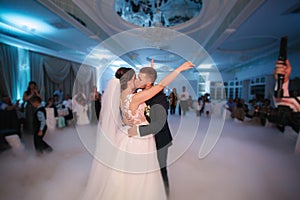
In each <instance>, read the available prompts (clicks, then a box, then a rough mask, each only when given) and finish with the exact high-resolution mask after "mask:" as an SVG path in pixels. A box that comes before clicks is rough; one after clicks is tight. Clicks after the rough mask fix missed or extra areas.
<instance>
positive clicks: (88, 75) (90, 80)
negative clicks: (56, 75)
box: [72, 64, 96, 97]
mask: <svg viewBox="0 0 300 200" xmlns="http://www.w3.org/2000/svg"><path fill="white" fill-rule="evenodd" d="M72 68H73V70H74V72H75V73H76V79H75V82H74V88H73V96H74V95H76V94H78V93H83V94H85V95H86V96H87V97H88V96H89V95H90V93H91V92H92V88H93V85H95V81H96V78H95V77H96V69H95V68H92V67H90V66H87V65H78V64H73V65H72Z"/></svg>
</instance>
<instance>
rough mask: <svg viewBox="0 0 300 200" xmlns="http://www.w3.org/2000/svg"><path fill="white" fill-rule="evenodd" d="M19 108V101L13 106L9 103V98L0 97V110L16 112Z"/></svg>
mask: <svg viewBox="0 0 300 200" xmlns="http://www.w3.org/2000/svg"><path fill="white" fill-rule="evenodd" d="M18 107H19V100H17V101H16V103H15V104H13V103H12V102H11V99H10V97H8V96H4V97H2V103H1V106H0V110H17V109H18Z"/></svg>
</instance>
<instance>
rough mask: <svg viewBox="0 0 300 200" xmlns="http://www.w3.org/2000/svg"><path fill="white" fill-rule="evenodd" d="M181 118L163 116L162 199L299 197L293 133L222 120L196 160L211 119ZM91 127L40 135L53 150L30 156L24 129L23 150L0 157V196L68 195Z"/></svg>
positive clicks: (80, 174)
mask: <svg viewBox="0 0 300 200" xmlns="http://www.w3.org/2000/svg"><path fill="white" fill-rule="evenodd" d="M184 118H185V119H187V122H188V123H189V122H191V123H192V124H191V125H189V124H185V123H183V121H184V120H183V118H180V117H179V116H169V122H170V126H171V129H172V133H173V135H174V138H175V142H174V144H173V146H172V147H171V149H170V153H169V160H171V161H170V164H171V165H170V166H169V167H168V169H169V177H170V189H171V195H170V200H199V199H203V200H253V199H255V200H286V199H288V200H298V199H300V156H295V155H294V154H293V150H294V145H295V137H296V136H297V135H293V134H290V135H288V134H282V133H280V132H279V131H278V130H277V129H276V128H275V127H262V126H260V125H255V124H252V123H250V122H245V123H236V122H234V121H232V120H226V121H225V124H224V127H223V126H222V132H221V135H220V138H219V140H218V142H217V143H216V145H215V146H214V148H213V149H212V151H211V152H210V153H209V154H208V156H206V157H205V158H203V159H199V156H198V155H199V149H200V146H201V144H202V142H203V141H204V136H205V134H207V130H208V127H209V126H213V127H215V126H218V124H216V122H215V121H212V120H210V118H206V117H201V118H199V117H198V118H197V117H196V116H195V115H194V113H188V114H187V116H185V117H184ZM199 120H200V121H199ZM195 122H197V123H195ZM195 124H198V125H197V126H196V127H195V126H193V125H195ZM95 130H96V125H91V126H85V127H78V128H75V127H74V126H69V127H66V128H63V129H57V130H53V131H49V132H48V134H47V136H46V137H45V140H46V141H47V142H48V143H49V144H51V145H52V146H53V149H54V151H53V152H52V153H50V154H46V155H42V156H36V155H35V152H34V150H33V144H32V138H31V136H30V135H26V134H24V137H23V139H22V141H23V143H24V145H25V150H24V151H22V152H18V151H15V152H14V151H13V149H10V150H7V151H5V152H3V153H1V154H0V160H1V165H0V171H1V181H0V194H1V199H2V200H16V199H23V200H50V199H55V200H70V199H76V197H78V196H79V194H80V193H81V192H82V191H83V190H84V184H85V182H86V180H87V177H88V174H89V169H90V166H91V161H92V155H91V154H89V153H88V151H87V148H86V146H85V145H84V142H82V140H81V138H82V137H81V136H82V134H85V136H87V137H89V135H90V136H91V137H92V135H93V134H94V133H93V131H95ZM78 133H79V134H78ZM194 136H195V137H194ZM187 144H188V145H187ZM185 147H187V148H185ZM177 150H179V151H181V154H180V153H179V154H178V151H177ZM175 154H176V155H175ZM178 155H179V156H178Z"/></svg>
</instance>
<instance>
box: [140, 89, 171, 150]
mask: <svg viewBox="0 0 300 200" xmlns="http://www.w3.org/2000/svg"><path fill="white" fill-rule="evenodd" d="M146 104H147V105H149V106H150V119H149V118H147V119H148V121H149V123H150V124H149V125H143V126H140V127H139V132H140V135H141V136H146V135H149V134H155V135H154V137H155V142H156V149H157V150H159V149H161V148H163V147H165V146H169V145H171V144H172V135H171V131H170V129H169V124H168V121H167V113H168V108H169V104H168V101H167V97H166V95H165V94H164V93H163V91H161V92H160V93H158V94H157V95H155V96H154V97H152V98H151V99H149V100H148V101H146Z"/></svg>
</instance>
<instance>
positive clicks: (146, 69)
mask: <svg viewBox="0 0 300 200" xmlns="http://www.w3.org/2000/svg"><path fill="white" fill-rule="evenodd" d="M140 73H143V74H147V77H148V78H149V81H151V82H152V83H154V82H155V80H156V78H157V72H156V70H155V69H154V68H153V67H143V68H141V69H140Z"/></svg>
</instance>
